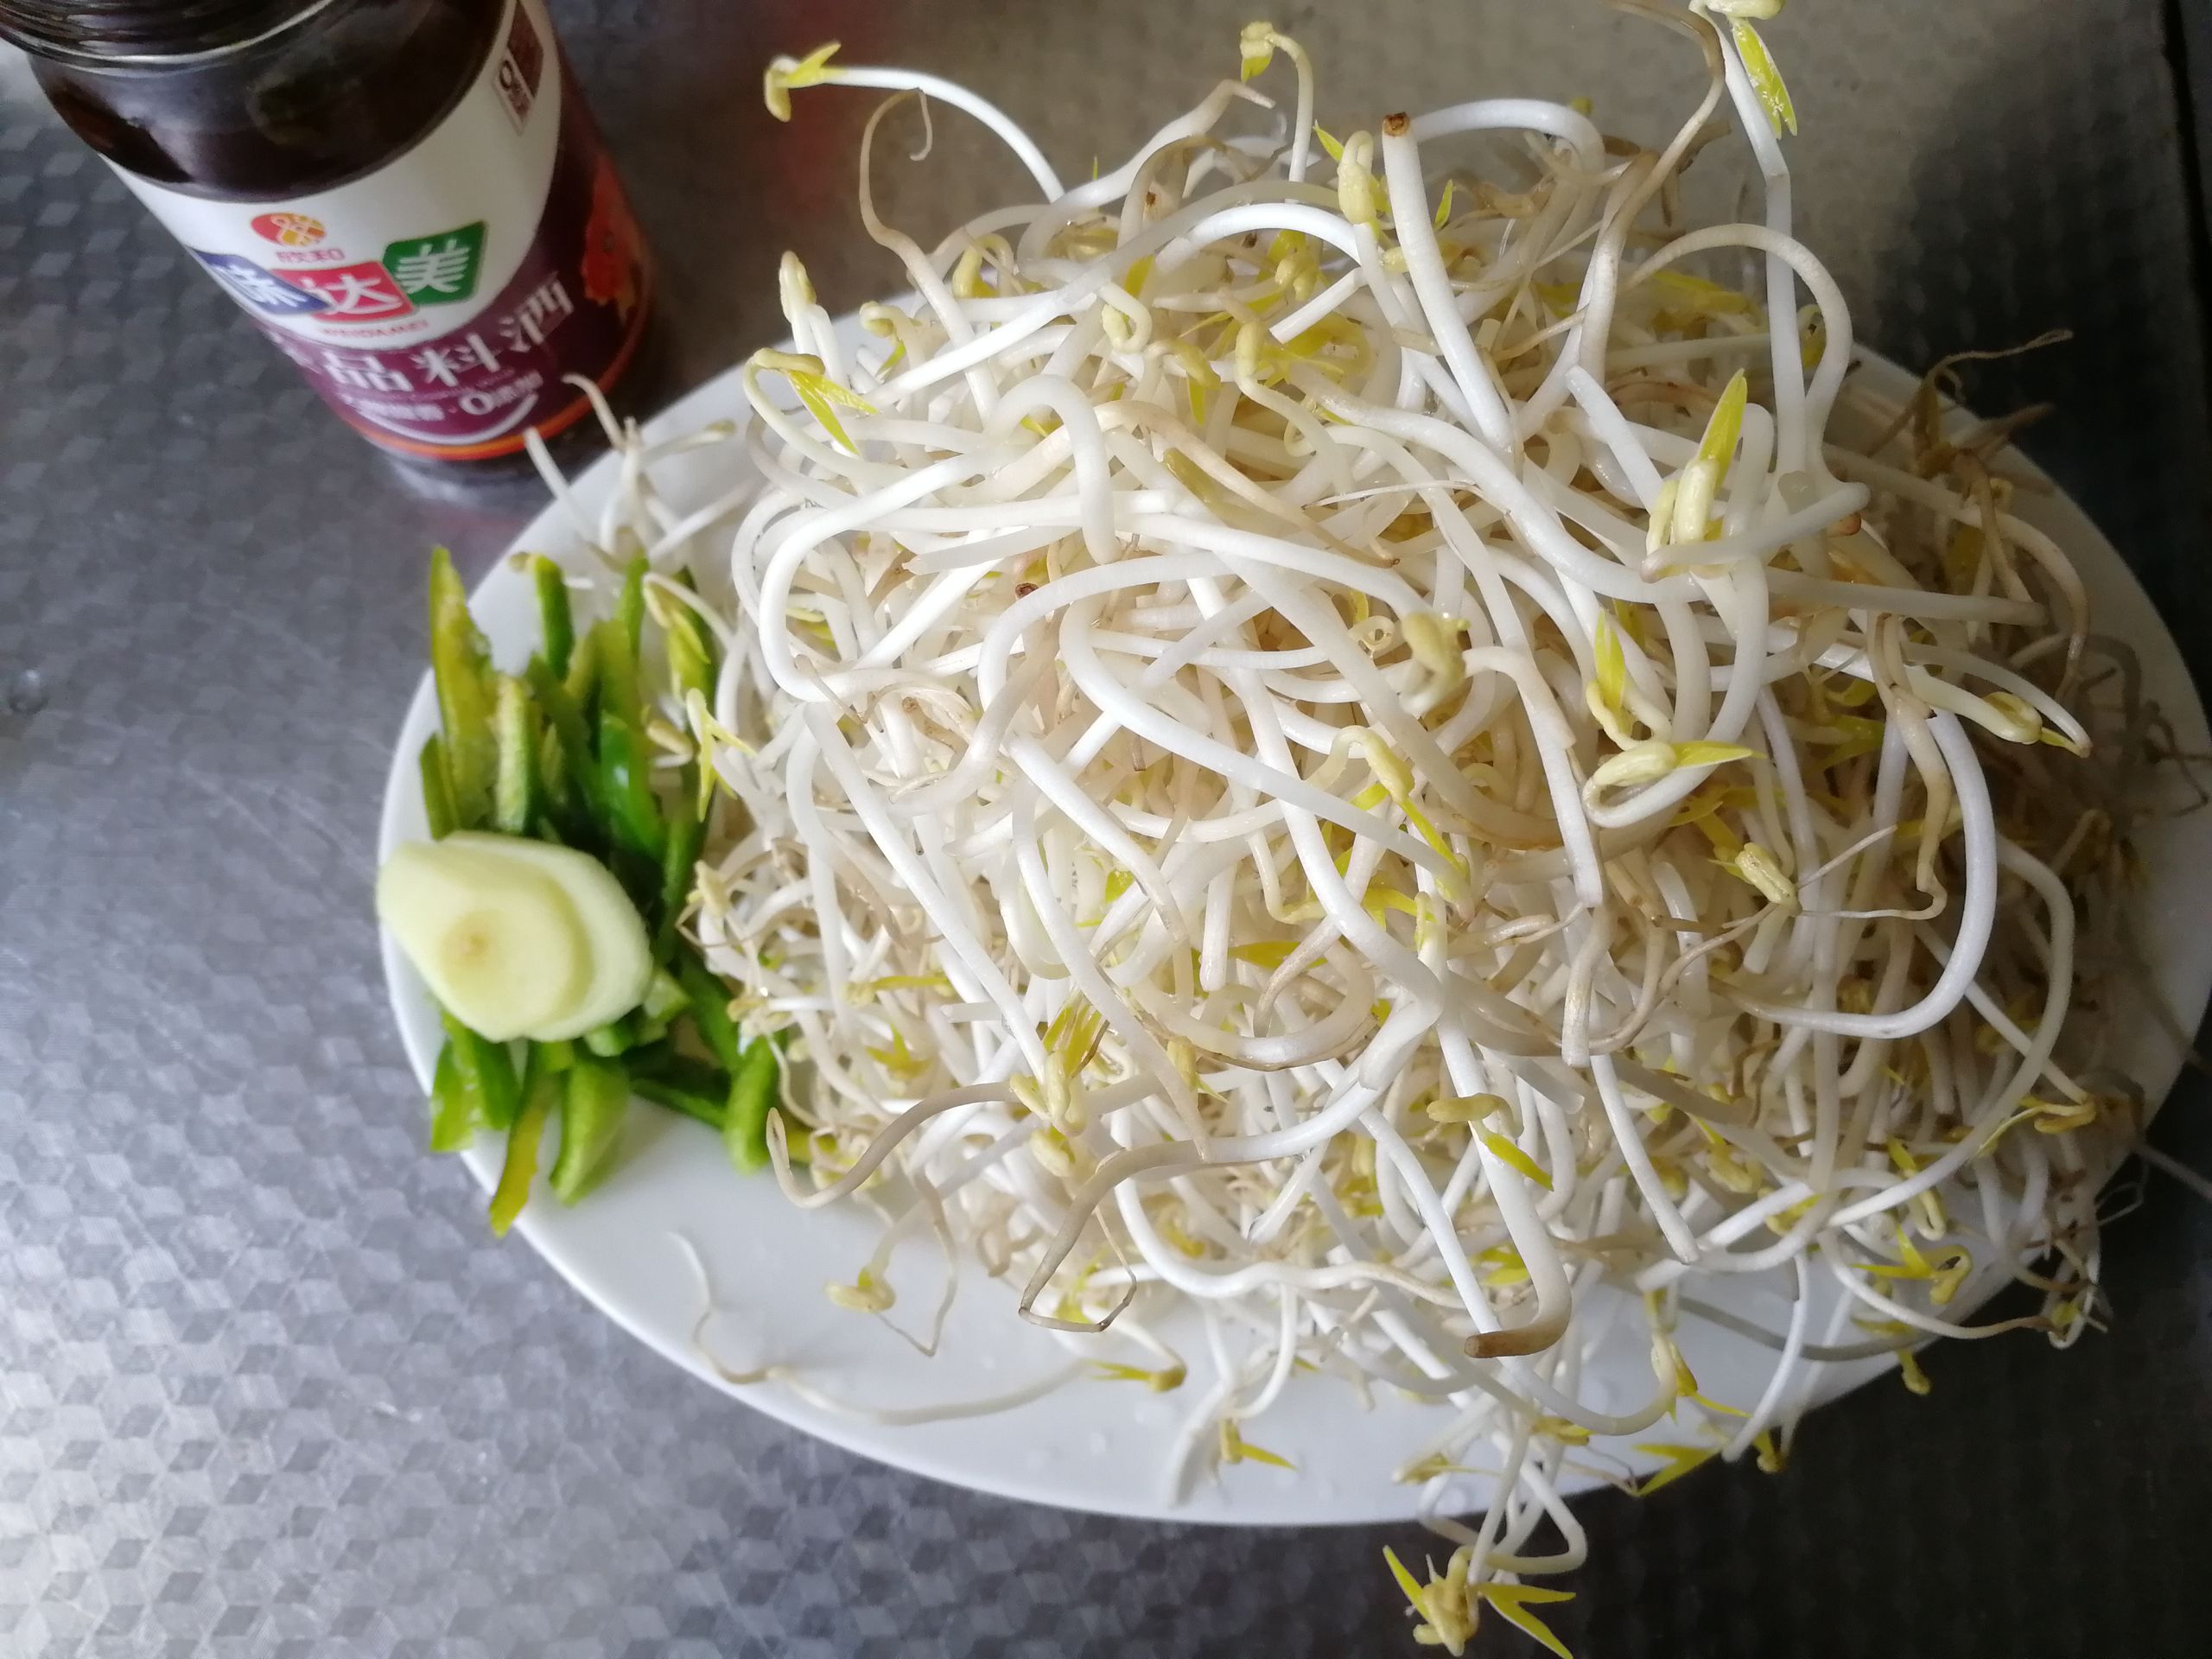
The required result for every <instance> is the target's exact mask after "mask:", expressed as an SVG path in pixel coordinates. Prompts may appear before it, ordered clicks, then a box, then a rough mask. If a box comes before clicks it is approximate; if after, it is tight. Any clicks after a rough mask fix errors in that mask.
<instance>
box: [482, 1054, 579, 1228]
mask: <svg viewBox="0 0 2212 1659" xmlns="http://www.w3.org/2000/svg"><path fill="white" fill-rule="evenodd" d="M524 1096H525V1097H524V1101H523V1104H522V1111H521V1114H520V1115H519V1116H518V1117H517V1118H516V1119H515V1126H514V1128H512V1130H510V1131H509V1132H508V1135H507V1160H506V1162H505V1164H504V1165H503V1166H501V1167H500V1170H499V1186H498V1188H497V1189H496V1190H495V1191H494V1192H493V1194H492V1209H491V1217H492V1230H493V1232H494V1233H495V1234H497V1235H499V1236H500V1237H502V1238H504V1237H505V1236H506V1232H507V1229H508V1228H510V1227H512V1226H513V1225H514V1222H515V1217H517V1216H518V1215H520V1214H521V1213H522V1207H523V1205H524V1202H526V1201H527V1200H528V1198H530V1184H531V1181H532V1180H534V1179H537V1154H538V1147H539V1145H540V1143H541V1142H543V1140H544V1139H545V1123H546V1120H547V1119H548V1118H550V1117H551V1116H553V1109H554V1107H555V1106H556V1104H557V1103H559V1101H560V1099H561V1097H562V1088H561V1076H560V1074H559V1073H558V1072H557V1071H554V1070H553V1068H552V1067H551V1066H550V1065H547V1064H544V1063H543V1062H541V1061H540V1060H538V1059H537V1058H536V1057H535V1056H533V1058H532V1060H531V1067H530V1080H529V1084H528V1086H527V1088H526V1089H525V1090H524Z"/></svg>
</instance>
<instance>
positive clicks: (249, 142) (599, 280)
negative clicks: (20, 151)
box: [0, 0, 653, 473]
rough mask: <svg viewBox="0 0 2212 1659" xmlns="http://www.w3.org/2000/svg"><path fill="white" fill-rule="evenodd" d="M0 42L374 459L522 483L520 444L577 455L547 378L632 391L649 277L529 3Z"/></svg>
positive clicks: (374, 7) (558, 388)
mask: <svg viewBox="0 0 2212 1659" xmlns="http://www.w3.org/2000/svg"><path fill="white" fill-rule="evenodd" d="M0 35H4V36H6V37H7V38H9V39H10V40H13V41H16V43H17V44H18V45H21V46H22V47H24V48H27V49H29V52H30V53H31V54H32V61H33V66H34V72H35V74H36V76H37V78H38V81H39V84H40V86H41V88H42V89H43V90H44V92H46V95H47V97H48V99H49V100H50V101H51V102H52V104H53V105H54V108H55V110H56V111H59V112H60V116H61V118H62V119H63V120H65V121H66V122H67V124H69V126H70V127H71V128H72V130H74V131H75V132H76V133H77V135H78V136H79V137H81V138H83V139H84V140H85V142H86V143H88V144H90V145H91V146H92V149H94V150H96V151H97V152H98V153H99V155H100V156H102V157H103V158H104V159H105V160H106V161H107V162H109V163H110V164H111V166H112V167H114V168H116V170H117V171H118V174H119V175H121V176H122V178H123V179H124V182H125V183H126V184H128V185H129V186H130V188H131V189H132V191H133V192H134V193H135V194H137V195H138V196H139V198H140V199H141V200H143V201H144V202H145V203H146V205H147V206H148V207H149V208H150V209H151V210H152V211H153V212H154V213H155V214H156V217H158V218H160V219H162V222H163V223H164V224H165V225H166V226H168V229H169V230H170V231H171V232H174V233H175V235H176V236H177V238H178V239H179V240H180V241H181V242H182V243H183V244H184V245H185V246H186V247H187V249H188V250H189V251H190V252H191V253H192V255H193V257H194V260H195V261H196V262H197V263H198V264H200V266H201V267H202V268H203V269H204V270H207V273H208V274H209V275H210V276H212V277H214V278H215V279H216V280H217V281H218V282H219V283H221V284H222V285H223V286H224V287H225V288H226V289H228V290H229V291H230V293H231V295H232V298H234V299H235V300H237V301H238V304H239V305H240V306H241V307H242V308H244V309H245V311H246V312H247V314H248V315H251V317H252V318H253V319H254V321H256V322H257V324H258V325H259V326H260V327H261V328H262V330H263V332H264V333H265V334H268V335H269V336H270V338H271V340H274V341H275V343H276V344H277V346H278V347H279V348H280V349H281V350H283V352H284V353H286V354H287V355H288V356H289V357H290V358H291V359H293V361H294V362H295V363H296V364H298V365H299V366H300V368H301V370H302V372H303V373H305V374H306V376H307V377H308V379H309V380H310V381H312V382H314V383H315V386H316V389H317V390H318V391H320V392H321V394H322V396H323V397H324V399H325V400H326V401H327V402H328V403H329V404H330V405H331V406H332V408H333V409H334V410H336V412H337V413H338V414H339V415H340V416H341V417H342V418H344V419H345V420H346V422H347V423H349V424H350V425H352V426H353V428H354V429H356V430H358V431H359V432H360V433H361V434H362V435H364V436H365V437H367V438H368V439H369V440H370V441H371V442H374V443H377V444H378V445H380V446H382V447H383V448H385V449H387V450H388V451H390V452H391V453H392V454H396V455H398V456H400V457H402V458H404V459H406V460H409V461H417V462H424V463H429V464H430V465H432V466H435V467H438V468H439V469H440V470H442V471H447V472H450V471H453V470H454V469H460V470H462V471H466V472H470V473H480V472H492V473H504V472H507V471H512V470H517V469H518V468H526V467H527V464H528V463H527V461H525V460H524V458H523V456H522V451H523V448H524V436H523V435H524V432H525V431H527V430H529V429H533V428H535V429H537V430H538V431H539V433H540V434H541V435H543V436H544V437H546V438H547V439H548V440H550V441H552V442H554V443H555V446H556V452H567V451H573V450H575V449H579V448H584V447H588V445H589V444H590V443H592V442H595V441H596V438H597V435H598V430H599V423H598V421H597V420H596V419H595V418H594V410H593V408H592V405H591V403H590V401H589V399H588V397H587V396H586V395H585V393H584V392H583V391H582V389H581V388H580V387H578V386H576V385H570V384H568V383H567V381H566V379H565V377H568V376H579V377H582V378H584V379H587V380H589V381H591V382H593V383H594V384H595V385H597V386H598V387H599V388H601V390H602V391H606V392H607V393H609V394H612V395H618V396H619V395H620V393H623V392H636V391H641V390H643V389H644V382H645V378H646V376H645V365H643V363H642V362H641V360H640V359H642V358H643V357H644V356H645V352H646V348H647V346H648V343H649V342H648V338H647V336H648V333H649V328H648V325H649V321H650V315H651V311H652V297H653V296H652V266H651V263H650V260H649V258H648V257H647V254H646V251H645V245H644V242H643V239H642V238H641V237H640V236H639V232H638V229H637V225H636V221H635V219H633V218H632V214H631V213H630V209H629V205H628V201H627V199H626V196H625V194H624V192H623V189H622V186H621V182H620V179H619V178H618V176H617V175H616V174H615V172H614V169H613V164H612V163H611V162H609V161H608V159H607V156H606V153H605V150H604V149H603V147H602V146H601V142H600V138H599V135H598V132H597V130H596V129H595V127H594V124H593V123H592V120H591V117H590V113H589V111H588V110H587V109H586V107H585V105H584V103H583V99H582V95H581V92H580V91H579V89H578V88H577V86H576V85H575V81H574V79H573V78H572V77H571V76H570V75H569V73H568V70H567V66H566V65H565V63H564V62H563V60H562V57H561V54H560V50H559V48H558V46H557V44H556V41H554V38H553V35H552V31H551V27H550V22H549V20H548V19H547V17H546V15H545V12H544V10H543V0H0ZM566 458H568V457H567V455H566V454H563V459H566Z"/></svg>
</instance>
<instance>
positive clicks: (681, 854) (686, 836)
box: [653, 766, 707, 963]
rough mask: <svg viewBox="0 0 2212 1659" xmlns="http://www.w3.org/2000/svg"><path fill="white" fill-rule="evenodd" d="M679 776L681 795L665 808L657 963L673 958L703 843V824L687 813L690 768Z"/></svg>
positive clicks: (655, 935)
mask: <svg viewBox="0 0 2212 1659" xmlns="http://www.w3.org/2000/svg"><path fill="white" fill-rule="evenodd" d="M683 775H684V779H685V785H684V788H683V793H682V794H681V796H680V797H679V798H678V799H677V804H675V805H673V806H671V808H670V809H669V818H670V820H671V821H670V823H669V825H668V832H667V833H668V845H667V847H666V849H664V851H663V852H662V855H661V861H660V925H659V926H658V927H657V928H656V929H654V931H653V959H654V960H655V961H656V962H660V963H668V962H671V961H673V960H674V959H675V957H676V947H677V932H676V925H677V922H678V921H679V920H680V919H682V918H683V907H684V906H686V905H688V904H690V902H691V883H692V880H693V878H694V876H695V875H696V874H697V872H698V868H699V854H700V853H701V851H702V849H704V848H705V846H706V844H707V822H706V820H705V819H704V818H702V817H700V816H699V815H698V814H697V813H696V812H695V811H693V810H691V805H692V800H693V793H692V786H691V782H690V779H691V778H692V775H693V774H692V771H691V768H690V767H689V766H687V767H685V768H684V772H683Z"/></svg>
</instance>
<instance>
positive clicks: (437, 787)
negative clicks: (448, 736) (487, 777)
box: [416, 732, 460, 841]
mask: <svg viewBox="0 0 2212 1659" xmlns="http://www.w3.org/2000/svg"><path fill="white" fill-rule="evenodd" d="M416 766H417V767H418V768H419V770H420V771H421V772H422V774H423V816H424V817H427V818H428V819H429V821H430V839H431V840H432V841H443V840H444V839H445V838H446V837H447V836H449V835H451V834H452V833H453V832H454V830H455V829H458V828H460V825H458V824H457V823H454V815H453V785H452V784H451V783H450V782H449V781H448V779H447V777H446V746H445V741H444V740H443V739H442V738H441V737H440V736H439V735H438V734H436V733H435V732H433V733H431V734H430V735H429V737H428V738H426V739H425V740H423V753H422V756H421V758H420V759H419V760H417V761H416Z"/></svg>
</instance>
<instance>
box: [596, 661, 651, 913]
mask: <svg viewBox="0 0 2212 1659" xmlns="http://www.w3.org/2000/svg"><path fill="white" fill-rule="evenodd" d="M599 783H600V788H601V791H603V794H602V796H601V802H602V804H603V805H604V806H605V809H606V813H607V832H608V836H609V838H610V839H611V840H612V841H613V843H614V844H615V845H616V846H617V847H620V848H621V849H623V850H624V851H626V852H629V853H633V854H635V855H637V856H638V857H639V858H641V859H646V860H650V861H652V866H653V868H654V871H655V872H656V874H658V871H659V868H660V863H661V860H662V859H663V858H664V856H665V855H667V852H668V827H667V825H666V824H664V823H662V822H661V814H660V798H659V797H658V795H656V794H654V793H653V779H652V759H651V757H650V755H649V754H648V753H647V751H646V748H645V739H644V737H643V736H642V735H641V734H640V732H639V728H638V727H637V726H635V725H633V724H632V722H631V721H628V720H626V719H625V718H623V716H622V715H620V714H618V713H616V712H615V711H614V710H613V709H612V708H609V707H607V706H605V705H601V709H600V711H599ZM658 886H659V882H658V880H655V881H654V882H653V883H652V888H649V889H648V892H649V893H650V892H651V891H652V889H653V888H658Z"/></svg>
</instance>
